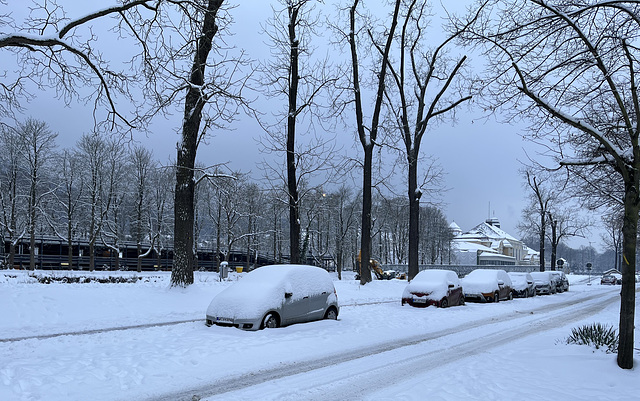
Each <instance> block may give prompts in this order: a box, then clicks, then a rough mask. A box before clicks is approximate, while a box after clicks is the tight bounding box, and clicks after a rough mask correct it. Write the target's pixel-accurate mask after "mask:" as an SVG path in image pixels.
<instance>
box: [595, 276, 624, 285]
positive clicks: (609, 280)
mask: <svg viewBox="0 0 640 401" xmlns="http://www.w3.org/2000/svg"><path fill="white" fill-rule="evenodd" d="M620 283H622V278H620ZM600 284H602V285H615V284H618V278H617V277H616V276H614V275H613V274H605V275H604V276H602V278H601V279H600Z"/></svg>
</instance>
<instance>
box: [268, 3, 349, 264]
mask: <svg viewBox="0 0 640 401" xmlns="http://www.w3.org/2000/svg"><path fill="white" fill-rule="evenodd" d="M316 2H317V0H281V1H280V3H281V5H282V9H278V10H274V16H273V18H272V19H271V20H269V22H268V23H267V27H266V28H265V29H264V32H265V34H266V35H267V36H268V37H269V39H270V42H271V46H272V49H273V50H272V54H273V55H274V57H273V58H272V59H271V60H270V61H268V62H266V63H265V65H264V66H263V68H262V70H263V71H262V78H261V81H262V85H263V86H264V87H265V92H266V95H267V96H269V97H270V98H278V97H283V98H284V99H283V100H284V101H285V102H286V107H285V108H283V109H282V111H281V112H280V113H277V114H276V116H277V117H279V118H278V119H277V121H276V122H275V123H274V124H265V123H264V122H261V124H262V126H263V128H264V129H265V131H266V132H267V135H268V138H266V140H265V141H263V143H262V145H263V147H264V149H265V151H267V152H283V151H284V153H285V166H286V167H285V171H286V176H285V177H283V178H284V182H285V183H286V190H287V198H288V200H287V203H288V205H289V250H290V252H289V254H290V258H289V260H290V262H291V263H301V262H303V261H304V260H305V258H306V256H305V255H304V253H303V250H304V249H303V248H304V244H303V242H302V241H303V239H302V237H301V234H302V216H301V203H302V200H303V198H304V196H305V194H306V191H304V190H303V189H302V186H303V183H305V182H306V183H308V182H310V181H311V178H310V176H313V177H314V178H318V177H319V176H320V174H318V173H323V174H329V173H330V171H329V170H328V166H329V165H328V163H327V160H328V159H329V158H330V156H329V155H331V154H332V151H331V148H330V146H329V144H328V143H327V142H326V140H324V139H322V138H321V137H320V135H317V134H316V133H315V128H314V127H315V125H316V124H319V125H321V126H322V124H324V123H327V122H329V121H330V120H335V118H334V117H333V116H332V115H327V114H326V113H324V112H323V111H324V110H325V109H326V107H323V104H322V102H323V100H324V101H326V95H325V94H326V93H327V91H328V90H330V89H331V87H332V84H333V82H335V81H336V78H335V77H332V76H331V75H330V71H331V66H330V63H329V61H328V60H327V59H322V58H318V57H317V56H316V57H314V54H313V53H314V52H313V50H314V49H313V48H312V47H311V42H312V40H313V38H314V37H315V36H317V35H318V32H317V30H318V29H320V27H321V26H322V24H320V23H319V17H320V15H319V13H318V12H316V9H315V3H316ZM260 120H262V118H260ZM329 124H330V122H329ZM283 132H284V134H283ZM277 169H281V167H280V166H278V167H276V168H273V167H269V166H267V170H268V171H269V172H268V173H267V174H269V176H270V178H271V176H272V172H273V170H277ZM276 175H277V176H279V175H281V174H279V173H277V174H276ZM321 180H324V178H322V179H321ZM320 186H321V184H317V185H314V187H315V188H318V187H320ZM311 189H312V188H308V190H311Z"/></svg>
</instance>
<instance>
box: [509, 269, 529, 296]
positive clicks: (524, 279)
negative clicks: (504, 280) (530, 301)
mask: <svg viewBox="0 0 640 401" xmlns="http://www.w3.org/2000/svg"><path fill="white" fill-rule="evenodd" d="M507 274H509V277H510V278H511V284H512V285H513V295H514V296H516V297H519V298H528V297H533V296H535V295H536V285H535V283H534V282H533V277H531V274H529V273H519V272H509V273H507Z"/></svg>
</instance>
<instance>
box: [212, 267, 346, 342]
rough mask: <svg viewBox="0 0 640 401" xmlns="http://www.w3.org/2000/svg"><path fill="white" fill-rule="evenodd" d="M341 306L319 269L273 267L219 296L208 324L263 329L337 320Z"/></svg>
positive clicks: (257, 273) (326, 275)
mask: <svg viewBox="0 0 640 401" xmlns="http://www.w3.org/2000/svg"><path fill="white" fill-rule="evenodd" d="M339 311H340V307H339V305H338V295H337V294H336V290H335V287H334V286H333V281H332V280H331V276H330V275H329V273H328V272H327V271H326V270H324V269H321V268H319V267H315V266H306V265H270V266H263V267H260V268H258V269H256V270H253V271H252V272H250V273H248V274H247V275H246V276H245V277H243V278H241V279H240V280H239V281H237V282H236V283H234V284H232V285H230V286H229V287H227V288H225V289H224V290H223V291H221V292H220V293H219V294H218V295H216V296H215V297H214V298H213V300H212V301H211V303H210V304H209V307H208V308H207V316H206V324H207V326H211V325H214V324H215V325H220V326H234V327H237V328H240V329H243V330H259V329H263V328H274V327H280V326H287V325H290V324H293V323H302V322H309V321H313V320H320V319H337V318H338V313H339Z"/></svg>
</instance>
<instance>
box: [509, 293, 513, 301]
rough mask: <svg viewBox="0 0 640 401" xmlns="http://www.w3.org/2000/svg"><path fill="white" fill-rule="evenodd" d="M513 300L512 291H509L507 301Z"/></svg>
mask: <svg viewBox="0 0 640 401" xmlns="http://www.w3.org/2000/svg"><path fill="white" fill-rule="evenodd" d="M511 300H513V292H511V291H509V301H511Z"/></svg>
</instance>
